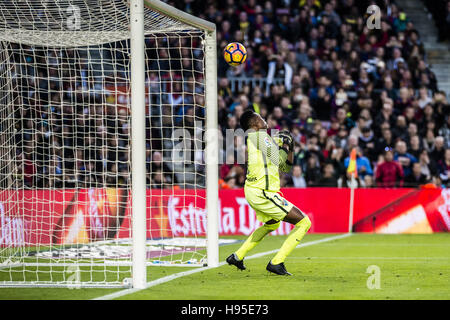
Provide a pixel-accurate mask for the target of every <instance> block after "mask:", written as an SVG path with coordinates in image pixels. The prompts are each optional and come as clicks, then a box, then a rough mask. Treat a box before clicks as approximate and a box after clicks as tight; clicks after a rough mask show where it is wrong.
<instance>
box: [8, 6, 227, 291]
mask: <svg viewBox="0 0 450 320" xmlns="http://www.w3.org/2000/svg"><path fill="white" fill-rule="evenodd" d="M215 28H216V27H215V25H214V24H213V23H210V22H208V21H205V20H202V19H200V18H197V17H194V16H192V15H189V14H187V13H185V12H183V11H180V10H178V9H176V8H173V7H171V6H169V5H167V4H165V3H164V2H161V1H158V0H96V1H92V0H33V1H31V0H29V1H24V0H8V1H0V287H2V286H16V287H20V286H42V287H48V286H50V287H58V286H62V287H124V286H132V287H134V288H145V285H146V282H147V270H148V267H149V266H152V267H153V266H187V267H194V266H199V267H202V266H209V267H217V266H218V265H219V254H218V243H219V239H218V214H219V212H218V131H217V126H218V121H217V48H216V31H215ZM180 130H181V131H182V132H184V133H186V136H182V135H181V136H180V135H179V134H177V132H179V131H180ZM180 141H182V145H183V146H184V149H183V150H181V151H180V152H179V153H180V154H181V155H182V157H183V158H182V159H180V158H179V156H176V155H175V153H176V151H177V152H178V151H179V150H178V149H176V148H177V146H179V145H180V143H179V142H180Z"/></svg>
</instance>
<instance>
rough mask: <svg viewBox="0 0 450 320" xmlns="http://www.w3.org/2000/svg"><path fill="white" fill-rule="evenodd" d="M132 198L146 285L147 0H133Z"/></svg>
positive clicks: (137, 275) (136, 252)
mask: <svg viewBox="0 0 450 320" xmlns="http://www.w3.org/2000/svg"><path fill="white" fill-rule="evenodd" d="M130 48H131V56H130V59H131V60H130V63H131V80H130V86H131V181H132V184H131V189H132V192H131V201H132V218H133V223H132V238H133V240H132V242H133V257H132V260H133V261H132V274H133V276H132V278H133V279H132V280H133V282H132V283H133V288H137V289H144V288H145V285H146V281H147V269H146V263H145V262H146V248H145V244H146V166H145V161H146V159H145V150H146V145H145V56H144V2H143V0H131V1H130Z"/></svg>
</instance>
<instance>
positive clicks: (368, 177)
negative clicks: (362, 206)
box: [170, 0, 450, 188]
mask: <svg viewBox="0 0 450 320" xmlns="http://www.w3.org/2000/svg"><path fill="white" fill-rule="evenodd" d="M441 2H442V3H440V5H441V6H442V7H443V10H442V11H441V12H439V13H438V15H439V17H440V18H439V17H438V18H436V20H435V21H436V24H437V25H439V26H440V30H442V32H441V33H442V37H441V39H440V40H441V41H444V40H445V37H446V36H448V34H449V33H448V32H445V31H448V25H449V22H450V20H449V13H450V4H449V3H450V2H449V1H441ZM170 3H172V4H174V5H176V6H177V7H179V8H180V9H182V10H185V11H187V12H190V13H192V14H194V15H196V16H200V17H203V18H205V19H207V20H209V21H213V22H215V23H216V25H217V38H218V50H219V59H218V63H219V67H218V75H219V125H220V127H221V129H222V130H223V132H224V135H225V130H226V129H237V128H239V116H240V114H241V113H242V112H243V111H244V110H245V109H247V108H252V109H253V110H255V111H256V112H258V113H260V114H261V115H262V116H263V117H264V118H266V119H267V122H268V124H269V127H270V128H273V129H280V130H281V129H288V130H289V131H290V132H292V134H293V136H294V139H295V161H294V167H293V170H292V172H291V173H290V174H286V175H284V177H283V179H282V185H283V186H286V187H314V186H327V187H338V186H339V187H346V186H348V184H349V179H348V174H347V173H346V168H347V166H348V163H349V153H350V152H351V150H352V149H353V148H356V149H357V170H358V179H357V183H358V186H359V187H374V186H377V187H418V186H420V185H424V184H427V183H433V184H435V185H436V186H439V187H441V186H442V187H445V186H448V185H449V175H450V115H449V114H450V110H449V101H448V97H447V95H446V93H445V92H443V91H440V90H439V83H437V81H436V77H435V75H434V73H433V72H432V71H431V70H430V67H429V65H428V64H427V52H426V48H425V47H424V45H423V43H422V42H421V38H420V32H419V30H416V29H415V27H414V24H413V22H411V21H410V20H409V18H408V16H407V15H406V14H405V12H403V10H402V8H401V7H399V6H398V5H397V4H396V3H395V1H393V0H384V1H364V0H358V1H356V0H295V1H294V0H277V1H264V0H246V1H239V0H224V1H213V0H209V1H195V0H187V1H172V2H170ZM371 4H376V5H378V6H379V7H380V8H381V23H380V28H379V29H372V28H369V27H368V26H367V25H366V21H367V18H368V14H367V13H366V10H367V8H368V6H369V5H371ZM432 5H433V6H434V2H433V4H432ZM445 12H447V14H446V15H444V13H445ZM435 13H436V12H434V14H435ZM442 17H444V18H442ZM233 41H238V42H241V43H242V44H244V45H245V46H246V48H247V50H248V59H247V61H246V63H245V64H244V65H242V66H240V67H233V68H232V67H228V66H227V65H226V63H225V62H224V60H223V59H222V58H221V56H222V53H221V49H222V48H224V47H225V46H226V44H227V43H229V42H233ZM239 143H240V142H239V141H235V145H234V146H230V145H225V144H224V150H226V149H229V148H235V151H236V152H235V153H237V152H238V150H236V149H238V148H239V147H240V145H239ZM224 154H229V152H227V153H224ZM225 160H226V161H225V162H226V163H224V164H223V165H222V166H221V168H220V179H221V186H222V187H223V188H236V187H242V186H243V183H244V181H245V170H246V169H245V165H242V164H239V163H237V161H236V158H235V159H234V162H233V157H231V158H230V159H225Z"/></svg>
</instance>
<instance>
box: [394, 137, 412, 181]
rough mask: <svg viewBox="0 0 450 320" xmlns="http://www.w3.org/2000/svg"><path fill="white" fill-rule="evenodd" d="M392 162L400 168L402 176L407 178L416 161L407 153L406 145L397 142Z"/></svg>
mask: <svg viewBox="0 0 450 320" xmlns="http://www.w3.org/2000/svg"><path fill="white" fill-rule="evenodd" d="M394 160H395V161H398V163H399V164H400V165H401V166H402V169H403V174H404V176H405V177H408V176H409V175H410V174H411V172H412V164H413V163H415V162H417V159H416V158H415V157H414V156H413V155H412V154H410V153H408V152H407V147H406V143H405V142H404V141H402V140H399V141H398V142H397V143H396V145H395V155H394Z"/></svg>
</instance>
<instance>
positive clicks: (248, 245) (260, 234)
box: [235, 222, 280, 260]
mask: <svg viewBox="0 0 450 320" xmlns="http://www.w3.org/2000/svg"><path fill="white" fill-rule="evenodd" d="M279 226H280V222H277V223H274V224H264V225H262V226H261V227H259V228H258V229H256V230H255V231H253V233H252V234H251V235H250V236H249V237H248V238H247V240H245V242H244V243H243V244H242V246H241V247H240V248H239V249H238V250H237V251H236V252H235V254H236V256H237V258H238V259H239V260H242V259H244V257H245V255H246V254H247V253H248V252H249V251H250V250H252V249H253V248H254V247H256V245H257V244H258V243H260V242H261V240H262V239H263V238H264V237H265V236H266V235H268V234H269V233H270V232H272V231H274V230H276V229H277V228H278V227H279Z"/></svg>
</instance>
